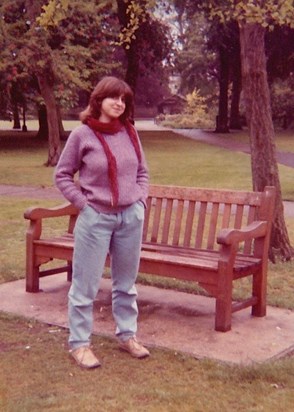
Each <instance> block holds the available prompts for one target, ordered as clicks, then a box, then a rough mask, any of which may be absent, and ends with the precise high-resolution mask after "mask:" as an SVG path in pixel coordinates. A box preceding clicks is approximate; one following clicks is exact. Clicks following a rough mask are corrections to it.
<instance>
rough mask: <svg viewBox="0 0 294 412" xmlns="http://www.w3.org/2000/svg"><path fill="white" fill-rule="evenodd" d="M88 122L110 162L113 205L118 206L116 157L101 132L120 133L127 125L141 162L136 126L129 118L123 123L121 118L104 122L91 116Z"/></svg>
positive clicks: (109, 172)
mask: <svg viewBox="0 0 294 412" xmlns="http://www.w3.org/2000/svg"><path fill="white" fill-rule="evenodd" d="M86 124H87V125H88V126H89V127H90V128H91V129H92V130H93V131H94V133H95V135H96V136H97V137H98V139H99V141H100V143H101V145H102V147H103V149H104V152H105V155H106V157H107V162H108V177H109V181H110V186H111V193H112V206H117V204H118V198H119V190H118V182H117V163H116V158H115V156H114V155H113V153H112V151H111V150H110V148H109V146H108V143H107V142H106V140H105V138H104V137H103V136H102V134H101V133H105V134H115V133H118V132H119V131H120V130H121V129H122V128H123V127H124V126H125V128H126V130H127V133H128V135H129V137H130V140H131V142H132V144H133V146H134V149H135V152H136V155H137V157H138V160H139V162H141V150H140V146H139V142H138V138H137V134H136V131H135V128H134V126H133V125H132V124H131V123H130V122H129V121H128V120H127V121H126V123H125V124H123V123H122V122H121V121H120V120H119V119H115V120H113V121H111V122H109V123H102V122H100V121H99V120H97V119H94V118H93V117H89V118H88V119H87V122H86Z"/></svg>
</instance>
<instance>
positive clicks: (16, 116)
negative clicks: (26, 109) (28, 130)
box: [12, 102, 21, 129]
mask: <svg viewBox="0 0 294 412" xmlns="http://www.w3.org/2000/svg"><path fill="white" fill-rule="evenodd" d="M12 112H13V129H20V128H21V125H20V117H19V110H18V104H17V103H16V102H13V104H12Z"/></svg>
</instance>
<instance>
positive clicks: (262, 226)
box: [217, 221, 268, 245]
mask: <svg viewBox="0 0 294 412" xmlns="http://www.w3.org/2000/svg"><path fill="white" fill-rule="evenodd" d="M267 229H268V222H266V221H255V222H252V223H251V224H250V225H248V226H246V227H244V228H242V229H221V230H220V232H219V235H218V237H217V243H219V244H222V245H232V244H234V243H240V242H245V241H246V240H251V239H256V238H259V237H264V236H265V235H266V233H267Z"/></svg>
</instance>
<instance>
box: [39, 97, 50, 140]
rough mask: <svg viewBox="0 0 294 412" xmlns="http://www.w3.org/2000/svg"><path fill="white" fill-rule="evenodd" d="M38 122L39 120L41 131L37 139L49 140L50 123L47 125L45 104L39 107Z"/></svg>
mask: <svg viewBox="0 0 294 412" xmlns="http://www.w3.org/2000/svg"><path fill="white" fill-rule="evenodd" d="M38 120H39V130H38V133H37V137H38V138H40V139H48V135H49V133H48V123H47V111H46V106H45V105H44V104H40V105H39V106H38Z"/></svg>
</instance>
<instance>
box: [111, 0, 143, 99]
mask: <svg viewBox="0 0 294 412" xmlns="http://www.w3.org/2000/svg"><path fill="white" fill-rule="evenodd" d="M129 3H130V1H129V2H125V1H124V0H117V10H118V19H119V22H120V24H121V26H122V27H127V25H128V22H129V16H128V14H127V8H128V6H129ZM138 30H140V29H138ZM138 35H139V33H138V32H137V33H136V36H138ZM137 48H138V46H137V39H136V38H135V39H133V40H132V42H131V44H130V45H129V48H127V47H126V46H124V50H125V54H126V58H127V71H126V76H125V81H126V82H127V83H128V84H129V85H130V87H131V88H132V90H133V92H134V93H135V91H136V87H137V81H138V76H139V57H138V50H137Z"/></svg>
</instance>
